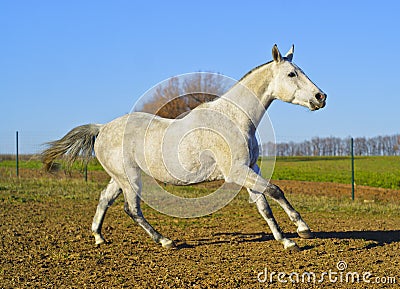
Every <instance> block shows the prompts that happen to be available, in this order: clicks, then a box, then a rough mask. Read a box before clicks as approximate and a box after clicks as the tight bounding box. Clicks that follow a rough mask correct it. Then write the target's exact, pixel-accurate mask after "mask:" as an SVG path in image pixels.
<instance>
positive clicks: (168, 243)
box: [161, 239, 176, 249]
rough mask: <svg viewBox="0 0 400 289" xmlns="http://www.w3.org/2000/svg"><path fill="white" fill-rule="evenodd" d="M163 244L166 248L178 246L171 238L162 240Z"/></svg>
mask: <svg viewBox="0 0 400 289" xmlns="http://www.w3.org/2000/svg"><path fill="white" fill-rule="evenodd" d="M161 246H163V248H166V249H174V248H176V245H175V243H174V241H172V240H169V239H165V240H161Z"/></svg>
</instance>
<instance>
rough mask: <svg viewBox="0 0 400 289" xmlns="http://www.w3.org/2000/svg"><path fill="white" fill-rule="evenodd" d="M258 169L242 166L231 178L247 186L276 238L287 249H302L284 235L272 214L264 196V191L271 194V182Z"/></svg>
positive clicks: (252, 199) (253, 200)
mask: <svg viewBox="0 0 400 289" xmlns="http://www.w3.org/2000/svg"><path fill="white" fill-rule="evenodd" d="M256 170H257V173H256V172H255V171H253V170H252V169H250V168H249V167H246V166H241V167H239V168H237V169H236V170H234V171H233V172H234V173H233V174H232V176H231V178H230V179H232V180H234V179H235V183H237V184H239V185H242V186H244V187H246V188H247V191H248V192H249V194H250V200H251V202H254V203H256V206H257V209H258V212H259V213H260V215H261V216H262V217H263V218H264V219H265V221H266V222H267V224H268V226H269V227H270V229H271V231H272V234H273V235H274V238H275V239H276V240H277V241H279V242H281V243H282V244H283V246H284V248H285V249H288V250H296V251H298V250H300V249H299V247H298V246H297V245H296V243H295V242H294V241H292V240H290V239H289V238H285V237H284V236H283V233H282V231H281V229H280V228H279V226H278V223H277V222H276V220H275V218H274V216H273V214H272V210H271V208H270V206H269V204H268V202H267V200H266V198H265V196H264V193H265V194H266V195H269V193H270V184H269V182H268V181H267V180H265V179H264V178H262V177H261V176H260V175H259V174H258V172H259V169H258V167H256Z"/></svg>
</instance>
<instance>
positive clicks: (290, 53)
mask: <svg viewBox="0 0 400 289" xmlns="http://www.w3.org/2000/svg"><path fill="white" fill-rule="evenodd" d="M293 53H294V45H292V47H290V50H289V51H288V53H286V55H285V58H286V59H287V60H288V61H290V62H292V59H293Z"/></svg>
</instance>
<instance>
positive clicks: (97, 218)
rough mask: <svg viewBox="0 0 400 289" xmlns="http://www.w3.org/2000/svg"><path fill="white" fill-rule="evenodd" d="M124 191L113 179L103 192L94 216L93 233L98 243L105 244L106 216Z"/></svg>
mask: <svg viewBox="0 0 400 289" xmlns="http://www.w3.org/2000/svg"><path fill="white" fill-rule="evenodd" d="M121 193H122V190H121V189H120V187H119V185H118V184H117V183H116V182H115V181H114V179H111V181H110V182H109V183H108V185H107V187H106V188H105V189H104V190H103V191H102V192H101V194H100V199H99V204H98V205H97V209H96V214H95V215H94V218H93V223H92V233H93V236H94V238H95V241H96V245H100V244H103V243H104V242H105V239H104V237H103V235H102V234H101V227H102V225H103V221H104V217H105V215H106V212H107V210H108V208H109V207H110V206H111V205H112V204H113V203H114V201H115V200H116V198H118V196H119V195H120V194H121Z"/></svg>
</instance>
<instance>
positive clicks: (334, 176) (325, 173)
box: [261, 156, 400, 189]
mask: <svg viewBox="0 0 400 289" xmlns="http://www.w3.org/2000/svg"><path fill="white" fill-rule="evenodd" d="M354 164H355V183H356V184H357V185H364V186H371V187H380V188H388V189H400V157H399V156H390V157H389V156H372V157H356V158H355V160H354ZM261 169H262V167H261ZM272 179H275V180H299V181H311V182H334V183H343V184H350V183H351V159H350V157H280V158H277V159H276V164H275V169H274V173H273V175H272Z"/></svg>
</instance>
